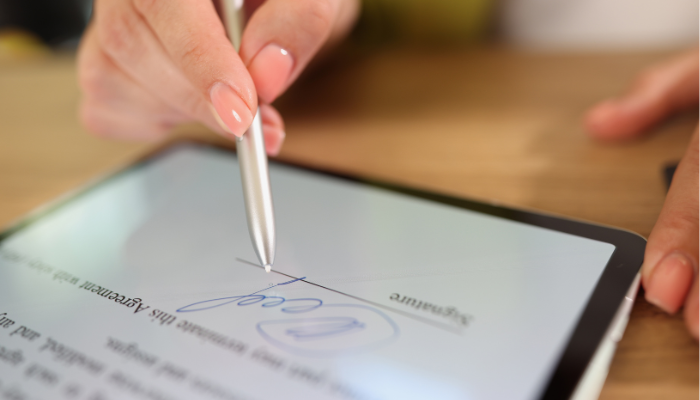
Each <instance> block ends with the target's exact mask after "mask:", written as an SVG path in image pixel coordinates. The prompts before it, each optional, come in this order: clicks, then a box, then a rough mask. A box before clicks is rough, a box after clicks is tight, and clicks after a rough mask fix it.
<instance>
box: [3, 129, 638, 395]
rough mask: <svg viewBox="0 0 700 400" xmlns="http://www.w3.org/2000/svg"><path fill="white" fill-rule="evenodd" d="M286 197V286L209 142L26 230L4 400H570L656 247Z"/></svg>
mask: <svg viewBox="0 0 700 400" xmlns="http://www.w3.org/2000/svg"><path fill="white" fill-rule="evenodd" d="M270 178H271V183H272V188H273V195H274V202H275V213H276V223H277V257H276V262H275V264H274V266H273V272H271V273H265V271H264V270H263V269H262V268H261V266H260V265H258V263H257V260H256V256H255V253H254V251H253V248H252V245H251V242H250V238H249V235H248V230H247V224H246V216H245V212H244V205H243V196H242V192H241V184H240V179H239V171H238V164H237V160H236V156H235V153H233V152H231V151H230V150H226V149H222V148H217V147H214V146H211V145H206V144H198V143H179V144H175V145H173V146H170V147H168V148H166V149H165V150H162V151H160V152H158V153H156V154H155V155H152V156H150V157H148V158H147V159H145V160H144V161H142V162H139V163H137V164H136V165H133V166H131V167H129V168H127V169H126V170H123V171H121V172H119V173H117V174H115V175H112V176H110V177H108V178H106V179H104V180H102V181H100V182H98V183H96V184H94V185H91V186H89V187H88V188H86V189H84V190H81V191H79V192H77V193H76V194H72V195H69V196H66V197H65V198H63V199H60V200H59V201H57V202H56V203H54V204H52V205H50V206H47V207H45V208H44V209H41V210H39V211H38V212H36V213H34V214H33V215H31V216H30V217H28V218H26V219H25V220H23V221H21V222H20V223H18V224H16V225H15V226H13V227H11V228H10V229H9V230H7V231H5V233H3V234H2V235H1V236H0V394H2V395H3V396H0V397H2V398H12V399H87V400H100V399H105V400H106V399H139V400H140V399H143V400H161V399H163V400H165V399H202V400H218V399H222V400H233V399H282V398H290V399H350V400H355V399H358V400H359V399H442V400H445V399H511V400H517V399H561V398H567V397H569V396H570V395H571V394H572V393H574V390H575V389H576V387H577V384H579V382H580V381H581V378H582V377H583V376H584V373H585V371H586V369H587V366H588V365H590V364H591V359H593V357H594V354H596V350H597V349H599V348H601V345H602V344H603V343H605V340H606V338H607V337H609V335H610V332H611V329H613V328H615V324H616V323H615V321H616V320H615V315H616V313H618V310H620V309H621V306H624V304H625V301H624V299H625V294H626V293H627V292H628V290H629V289H630V287H631V286H634V285H633V283H634V282H635V277H636V276H637V274H638V270H639V268H640V265H641V262H642V256H643V252H644V246H645V241H644V239H643V238H641V237H640V236H638V235H635V234H633V233H630V232H625V231H621V230H617V229H613V228H609V227H603V226H598V225H593V224H589V223H585V222H578V221H572V220H568V219H565V218H560V217H554V216H549V215H544V214H539V213H533V212H527V211H520V210H515V209H511V208H505V207H499V206H495V205H489V204H484V203H479V202H475V201H470V200H464V199H459V198H454V197H449V196H443V195H439V194H434V193H426V192H423V191H419V190H415V189H409V188H403V187H398V186H394V185H388V184H382V183H377V182H372V181H364V180H361V179H354V178H348V177H343V176H338V175H333V174H328V173H323V172H319V171H313V170H310V169H306V168H301V167H297V166H291V165H286V164H282V163H271V165H270ZM628 300H629V299H628ZM626 310H628V308H627V309H626ZM618 315H619V314H618ZM618 319H619V318H618ZM610 354H612V353H610ZM579 386H580V385H579Z"/></svg>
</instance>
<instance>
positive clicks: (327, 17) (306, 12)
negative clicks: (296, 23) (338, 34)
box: [299, 0, 334, 37]
mask: <svg viewBox="0 0 700 400" xmlns="http://www.w3.org/2000/svg"><path fill="white" fill-rule="evenodd" d="M299 12H300V13H301V15H302V16H303V17H304V25H303V26H302V29H304V30H305V31H306V32H307V33H309V34H310V35H322V37H325V35H326V34H327V33H328V32H330V29H331V26H332V25H333V19H334V12H333V4H332V2H331V1H330V0H307V1H304V2H302V3H301V4H300V7H299Z"/></svg>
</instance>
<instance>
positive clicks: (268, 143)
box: [263, 125, 287, 157]
mask: <svg viewBox="0 0 700 400" xmlns="http://www.w3.org/2000/svg"><path fill="white" fill-rule="evenodd" d="M263 131H264V132H265V150H267V154H269V155H270V156H273V157H274V156H276V155H278V154H279V153H280V150H282V144H283V143H284V138H285V137H286V136H287V134H286V133H284V131H283V130H281V129H279V128H276V127H274V126H270V125H263Z"/></svg>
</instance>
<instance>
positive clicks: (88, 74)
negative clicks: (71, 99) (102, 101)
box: [78, 65, 106, 99]
mask: <svg viewBox="0 0 700 400" xmlns="http://www.w3.org/2000/svg"><path fill="white" fill-rule="evenodd" d="M104 82H105V78H104V74H103V72H102V71H101V70H100V69H99V68H97V67H95V66H92V65H83V66H81V67H80V68H78V85H79V86H80V89H81V90H82V92H83V94H84V95H85V96H86V97H88V98H91V99H99V98H103V97H104V96H105V95H106V91H105V84H104Z"/></svg>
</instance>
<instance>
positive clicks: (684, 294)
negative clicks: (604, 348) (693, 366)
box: [585, 50, 699, 340]
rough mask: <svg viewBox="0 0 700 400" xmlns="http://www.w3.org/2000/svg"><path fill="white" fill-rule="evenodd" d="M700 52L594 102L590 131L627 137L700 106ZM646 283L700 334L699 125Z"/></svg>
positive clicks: (654, 239)
mask: <svg viewBox="0 0 700 400" xmlns="http://www.w3.org/2000/svg"><path fill="white" fill-rule="evenodd" d="M698 72H699V68H698V51H697V50H694V51H691V52H688V53H685V54H683V55H680V56H678V57H676V58H674V59H672V60H669V61H667V62H665V63H663V64H660V65H657V66H654V67H652V68H650V69H648V70H646V71H644V72H643V73H641V74H640V75H639V77H638V78H637V80H636V81H635V82H634V84H633V85H632V87H631V88H630V89H629V91H628V92H627V93H625V94H624V95H622V96H620V97H617V98H613V99H609V100H605V101H603V102H601V103H600V104H598V105H596V106H595V107H593V108H592V109H591V110H590V111H589V112H588V115H587V116H586V118H585V124H586V127H587V128H588V131H589V132H590V134H591V135H592V136H593V137H595V138H597V139H600V140H605V141H621V140H629V139H634V138H637V137H639V136H642V135H644V134H645V132H646V131H648V130H649V128H651V127H653V126H654V125H656V124H658V123H659V122H661V121H662V120H664V119H666V118H668V117H669V116H671V115H673V114H675V113H678V112H680V111H683V110H687V109H691V108H695V109H697V107H698ZM642 284H643V285H644V289H645V296H646V299H647V301H649V302H650V303H652V304H654V305H656V306H658V307H659V308H661V309H662V310H664V311H665V312H667V313H669V314H675V313H676V312H678V311H679V310H680V309H681V308H683V313H684V318H685V321H686V325H687V327H688V330H689V331H690V334H691V335H692V336H693V337H694V338H695V340H697V339H698V128H696V129H695V133H694V134H693V136H692V138H691V140H690V144H689V146H688V149H687V150H686V153H685V155H684V157H683V159H682V160H681V162H680V164H679V166H678V169H677V170H676V173H675V175H674V178H673V183H672V185H671V188H670V190H669V192H668V195H667V197H666V201H665V202H664V206H663V208H662V210H661V214H660V215H659V219H658V220H657V221H656V224H655V225H654V228H653V230H652V232H651V234H650V235H649V241H648V243H647V248H646V253H645V255H644V264H643V266H642Z"/></svg>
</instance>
